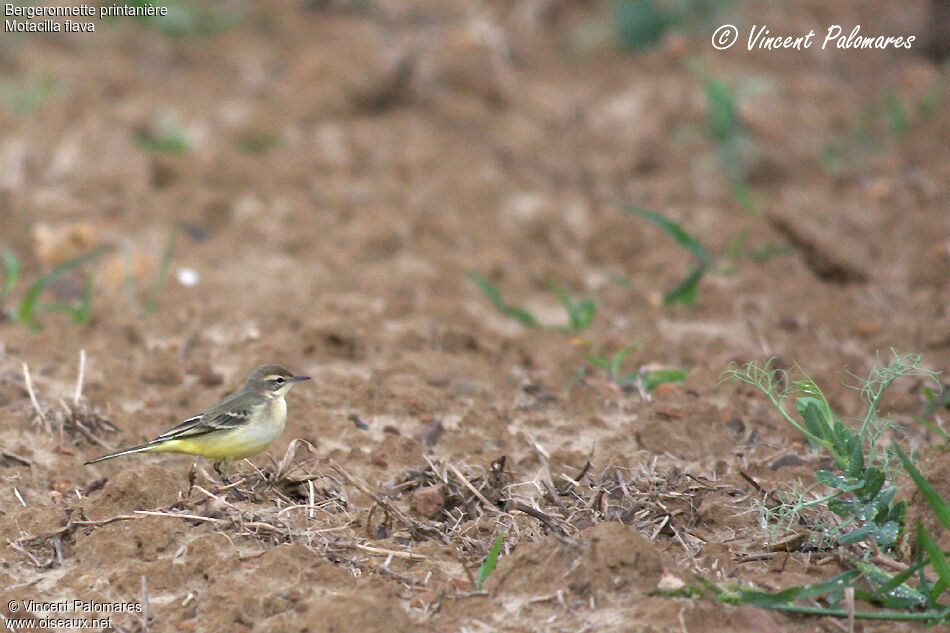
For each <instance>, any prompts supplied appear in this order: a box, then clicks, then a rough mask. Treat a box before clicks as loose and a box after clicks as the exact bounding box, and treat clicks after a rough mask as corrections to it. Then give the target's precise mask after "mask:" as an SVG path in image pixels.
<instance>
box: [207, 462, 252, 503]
mask: <svg viewBox="0 0 950 633" xmlns="http://www.w3.org/2000/svg"><path fill="white" fill-rule="evenodd" d="M222 464H223V465H224V468H223V469H222V468H221V466H222ZM212 466H213V467H214V472H216V473H218V477H220V478H221V481H222V482H224V485H226V486H230V485H231V480H230V479H228V471H229V470H231V462H230V461H220V462H215V463H214V464H212ZM231 492H233V493H234V496H235V497H237V500H238V501H247V497H245V496H244V495H243V494H242V493H241V491H240V490H238V489H237V488H231Z"/></svg>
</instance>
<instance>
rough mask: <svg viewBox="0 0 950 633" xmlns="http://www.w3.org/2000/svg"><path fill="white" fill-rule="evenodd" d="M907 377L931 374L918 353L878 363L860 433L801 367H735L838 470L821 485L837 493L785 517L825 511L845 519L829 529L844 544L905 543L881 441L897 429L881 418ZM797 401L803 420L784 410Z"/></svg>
mask: <svg viewBox="0 0 950 633" xmlns="http://www.w3.org/2000/svg"><path fill="white" fill-rule="evenodd" d="M907 375H930V374H929V372H927V371H925V370H923V369H921V368H920V356H918V355H913V354H911V355H906V356H899V355H897V354H895V355H894V359H893V360H892V361H891V362H890V363H889V364H888V365H886V366H882V365H880V364H878V365H875V367H874V368H873V369H872V370H871V373H870V374H869V376H868V378H867V379H866V380H865V381H864V384H863V385H862V386H861V391H862V392H863V393H864V394H865V396H866V399H867V401H868V407H867V410H866V412H865V415H864V418H863V420H862V422H861V425H860V426H859V427H858V428H857V429H854V428H852V427H851V426H850V425H848V424H847V423H845V422H844V421H843V420H842V419H841V418H840V417H839V416H838V415H836V414H835V412H834V411H833V410H832V408H831V405H830V404H829V403H828V400H827V398H826V397H825V395H824V393H823V392H822V391H821V389H820V388H819V387H818V385H817V384H816V383H815V382H814V381H813V380H812V379H811V378H809V377H808V376H807V375H806V374H805V373H804V372H802V371H801V369H800V368H797V367H796V368H795V370H793V371H792V372H791V373H790V372H788V371H785V370H782V369H772V368H771V367H770V365H769V364H768V363H766V364H765V365H763V366H760V365H758V364H757V363H749V364H747V365H745V366H744V367H743V368H736V367H730V369H729V370H728V371H727V372H726V373H725V374H724V376H725V377H727V378H730V379H733V380H738V381H741V382H744V383H747V384H750V385H752V386H754V387H756V388H758V389H759V390H760V391H762V393H764V394H765V395H766V396H767V397H768V398H769V400H770V401H771V402H772V404H773V405H774V406H775V408H776V410H777V411H778V412H779V413H780V414H781V415H782V417H783V418H785V421H786V422H788V423H789V424H791V425H792V426H793V427H795V428H796V429H797V430H798V431H800V432H801V433H802V435H804V436H805V438H807V440H808V442H809V443H810V444H811V445H812V446H813V447H814V448H815V449H816V450H820V451H824V452H826V453H828V454H829V455H830V456H831V458H832V460H833V463H834V467H835V468H834V470H818V471H816V472H815V479H816V480H817V481H818V482H819V483H821V484H824V485H825V486H828V487H829V488H831V489H832V490H833V491H834V492H832V493H831V494H828V495H825V496H822V497H819V498H817V499H811V500H807V501H806V500H805V499H804V495H802V496H801V498H800V499H799V500H798V501H795V502H791V503H788V504H787V505H783V506H780V510H779V514H780V516H783V517H785V518H786V519H789V520H794V519H795V518H796V517H798V516H799V515H800V513H801V512H802V511H804V510H805V509H807V508H815V507H825V508H827V510H830V511H831V512H833V513H834V514H836V515H838V516H839V517H841V519H842V523H841V524H840V525H828V526H827V528H828V529H827V531H826V534H837V542H838V543H840V544H842V545H847V544H851V543H858V542H862V541H865V540H868V539H871V540H873V541H874V542H875V543H876V544H877V545H878V546H880V547H882V548H885V549H886V548H889V547H891V546H892V545H893V544H894V543H895V542H896V541H897V538H898V536H899V535H900V531H901V528H902V526H903V521H904V517H905V515H906V510H907V504H906V502H904V501H895V499H894V497H895V494H896V493H897V487H896V486H895V485H894V474H893V469H892V468H891V463H892V457H893V455H891V454H890V453H889V452H888V451H886V450H883V449H881V448H880V446H879V445H878V441H879V439H880V437H881V435H882V434H883V433H884V432H885V431H886V430H887V429H888V428H890V427H891V426H892V423H891V421H890V420H889V419H888V418H886V417H882V416H881V415H880V411H879V406H880V402H881V397H882V396H883V394H884V392H885V391H886V389H887V388H888V387H889V386H890V385H891V384H892V383H893V382H894V381H895V380H897V379H898V378H900V377H902V376H907ZM790 399H791V400H794V405H795V410H796V411H797V413H798V417H797V418H796V417H793V416H792V415H791V414H790V413H788V411H787V410H786V408H785V406H784V403H785V402H786V401H788V400H790Z"/></svg>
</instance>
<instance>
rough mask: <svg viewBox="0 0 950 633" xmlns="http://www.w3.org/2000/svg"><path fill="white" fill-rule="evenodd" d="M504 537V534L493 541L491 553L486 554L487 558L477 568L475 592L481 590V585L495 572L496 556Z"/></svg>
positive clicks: (499, 551)
mask: <svg viewBox="0 0 950 633" xmlns="http://www.w3.org/2000/svg"><path fill="white" fill-rule="evenodd" d="M504 537H505V534H504V533H501V534H499V535H498V538H496V539H495V544H494V545H492V546H491V551H490V552H488V558H486V559H485V562H484V563H482V566H481V567H479V568H478V580H477V581H476V584H475V589H476V591H481V590H482V583H483V582H484V581H485V580H486V579H487V578H488V577H489V576H491V574H492V572H493V571H495V563H497V562H498V555H499V554H500V553H501V543H502V541H503V540H504Z"/></svg>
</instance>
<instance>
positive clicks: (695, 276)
mask: <svg viewBox="0 0 950 633" xmlns="http://www.w3.org/2000/svg"><path fill="white" fill-rule="evenodd" d="M621 208H622V209H623V210H624V211H626V212H627V213H629V214H631V215H637V216H640V217H641V218H643V219H645V220H648V221H650V222H652V223H653V224H655V225H656V226H658V227H659V228H661V229H663V231H664V232H665V233H667V234H668V235H669V236H670V237H672V238H673V239H674V240H675V241H676V243H677V244H679V245H680V246H682V247H683V248H684V249H685V250H686V251H687V252H689V254H690V255H692V256H693V259H694V263H693V265H692V266H691V267H690V268H689V270H688V272H687V273H686V276H685V277H684V278H683V280H682V281H680V282H679V283H678V284H677V285H676V286H675V287H674V288H673V289H671V290H669V291H667V292H666V294H665V295H664V296H663V305H671V304H674V303H682V304H684V305H688V306H691V305H693V304H694V303H696V299H697V297H698V296H699V283H700V281H702V279H703V276H705V275H706V274H707V273H710V272H712V273H716V274H721V275H730V274H733V273H735V272H736V270H737V269H738V262H739V261H740V260H741V259H743V258H747V259H751V260H753V261H767V260H769V259H771V258H772V257H775V256H776V255H781V254H786V253H790V252H792V251H793V250H794V249H793V248H792V247H791V246H789V245H785V244H772V243H769V244H766V245H765V246H763V247H762V248H757V249H753V248H747V247H746V246H745V244H746V241H747V240H748V236H749V230H748V229H742V230H741V231H740V232H739V234H738V235H737V236H736V238H735V239H734V240H733V241H732V244H730V245H729V247H728V248H727V249H726V251H725V257H724V258H719V260H718V261H716V260H714V259H713V258H712V256H711V255H710V254H709V250H708V249H707V248H706V247H705V246H704V245H703V244H702V243H701V242H700V241H699V240H698V239H696V238H695V237H694V236H693V235H692V234H691V233H689V231H687V230H686V229H684V228H683V227H682V226H681V225H679V224H677V223H676V222H674V221H673V220H670V219H669V218H666V217H664V216H662V215H660V214H659V213H654V212H652V211H647V210H646V209H640V208H638V207H633V206H630V205H621Z"/></svg>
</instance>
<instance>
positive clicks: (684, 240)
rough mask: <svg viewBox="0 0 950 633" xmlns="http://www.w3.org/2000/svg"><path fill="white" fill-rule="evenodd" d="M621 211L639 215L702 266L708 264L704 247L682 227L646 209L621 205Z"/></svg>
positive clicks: (707, 255) (708, 260) (707, 253)
mask: <svg viewBox="0 0 950 633" xmlns="http://www.w3.org/2000/svg"><path fill="white" fill-rule="evenodd" d="M622 208H623V210H624V211H626V212H627V213H630V214H632V215H639V216H640V217H641V218H644V219H645V220H649V221H650V222H652V223H653V224H655V225H657V226H658V227H660V228H661V229H663V230H664V231H666V233H667V234H669V236H670V237H672V238H673V239H674V240H676V243H677V244H679V245H680V246H682V247H683V248H685V249H687V250H688V251H689V252H691V253H692V254H693V255H695V256H696V257H697V258H698V259H699V260H700V261H701V262H703V264H708V263H709V262H710V258H709V252H708V251H707V250H706V247H705V246H703V245H702V244H700V242H699V240H697V239H696V238H695V237H693V236H692V235H690V234H689V232H687V231H686V229H684V228H683V227H682V226H680V225H679V224H677V223H676V222H673V221H672V220H669V219H667V218H665V217H663V216H662V215H660V214H659V213H653V212H652V211H647V210H646V209H639V208H637V207H632V206H629V205H623V206H622Z"/></svg>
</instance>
